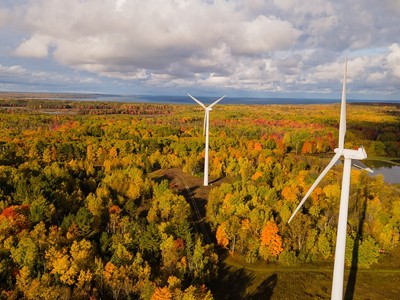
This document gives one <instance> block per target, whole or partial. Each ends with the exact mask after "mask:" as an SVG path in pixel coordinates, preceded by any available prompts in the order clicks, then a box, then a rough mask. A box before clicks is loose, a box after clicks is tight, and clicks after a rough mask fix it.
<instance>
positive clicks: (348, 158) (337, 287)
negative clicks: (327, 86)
mask: <svg viewBox="0 0 400 300" xmlns="http://www.w3.org/2000/svg"><path fill="white" fill-rule="evenodd" d="M346 75H347V59H346V63H345V68H344V78H343V91H342V102H341V107H340V123H339V147H338V148H336V149H335V153H336V154H335V156H334V157H333V158H332V160H331V161H330V162H329V164H328V165H327V166H326V168H325V169H324V170H323V171H322V173H321V174H320V175H319V176H318V178H317V180H315V182H314V183H313V185H312V186H311V188H310V189H309V190H308V192H307V194H306V195H305V196H304V198H303V199H302V200H301V202H300V204H299V205H298V206H297V208H296V210H295V211H294V213H293V214H292V216H291V217H290V219H289V221H288V223H290V221H291V220H292V219H293V217H294V216H295V215H296V214H297V212H298V211H299V210H300V208H301V207H302V206H303V204H304V202H305V201H306V200H307V198H308V197H309V196H310V194H311V193H312V192H313V190H314V189H315V188H316V187H317V185H318V183H319V182H320V181H321V180H322V178H323V177H324V176H325V175H326V173H328V171H329V170H330V169H331V168H332V167H333V165H335V163H336V162H337V161H338V160H339V159H340V157H341V156H343V157H344V167H343V178H342V190H341V195H340V208H339V221H338V229H337V239H336V249H335V264H334V268H333V282H332V293H331V299H334V300H339V299H342V298H343V277H344V260H345V251H346V229H347V214H348V207H349V192H350V173H351V166H352V165H353V166H354V167H356V168H358V169H363V170H365V171H368V172H371V173H372V172H373V171H372V170H371V169H370V168H368V167H366V166H365V165H364V164H362V163H361V162H359V161H358V160H363V159H366V158H367V153H366V152H365V150H364V148H363V147H361V148H358V150H353V149H345V148H344V137H345V135H346Z"/></svg>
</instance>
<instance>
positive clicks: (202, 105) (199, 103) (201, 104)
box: [187, 94, 206, 109]
mask: <svg viewBox="0 0 400 300" xmlns="http://www.w3.org/2000/svg"><path fill="white" fill-rule="evenodd" d="M187 95H188V96H189V97H190V98H192V99H193V100H194V101H195V102H196V103H197V104H198V105H200V106H201V107H203V108H204V109H206V106H205V105H204V104H203V103H201V102H200V101H199V100H197V99H196V98H195V97H193V96H192V95H190V94H187Z"/></svg>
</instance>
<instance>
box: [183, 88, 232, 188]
mask: <svg viewBox="0 0 400 300" xmlns="http://www.w3.org/2000/svg"><path fill="white" fill-rule="evenodd" d="M188 96H189V97H190V98H192V99H193V100H194V101H195V102H196V103H197V104H199V105H200V106H201V107H202V108H204V128H203V134H204V135H205V136H206V146H205V154H204V186H207V185H208V132H209V127H210V111H211V110H212V108H213V106H215V105H216V104H217V103H218V102H219V101H221V100H222V99H224V98H225V96H222V97H221V98H219V99H218V100H216V101H214V102H213V103H211V104H210V105H209V106H205V105H204V104H203V103H202V102H200V101H199V100H197V99H196V98H195V97H193V96H192V95H190V94H188Z"/></svg>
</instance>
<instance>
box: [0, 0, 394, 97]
mask: <svg viewBox="0 0 400 300" xmlns="http://www.w3.org/2000/svg"><path fill="white" fill-rule="evenodd" d="M399 20H400V1H399V0H379V1H378V0H352V1H348V0H332V1H327V0H307V1H298V0H264V1H262V0H145V1H144V0H2V1H1V2H0V41H1V43H0V91H23V92H85V93H107V94H121V95H143V94H148V95H186V93H191V94H193V95H204V96H213V95H222V94H226V95H228V96H232V97H241V96H247V97H267V98H268V97H282V98H318V99H321V98H328V99H335V98H340V94H341V86H342V84H341V82H342V77H343V69H344V63H345V60H346V57H347V58H348V77H347V79H348V80H347V92H348V96H347V97H348V98H349V99H350V98H353V99H374V100H400V21H399Z"/></svg>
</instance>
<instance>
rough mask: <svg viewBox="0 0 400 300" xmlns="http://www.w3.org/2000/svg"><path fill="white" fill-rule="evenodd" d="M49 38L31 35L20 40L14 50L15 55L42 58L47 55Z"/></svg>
mask: <svg viewBox="0 0 400 300" xmlns="http://www.w3.org/2000/svg"><path fill="white" fill-rule="evenodd" d="M48 47H49V38H47V37H45V36H40V35H33V36H32V37H31V38H30V39H29V40H26V41H24V42H22V43H21V44H20V45H19V46H18V48H17V49H16V50H15V54H16V55H17V56H24V57H34V58H44V57H47V55H48Z"/></svg>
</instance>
